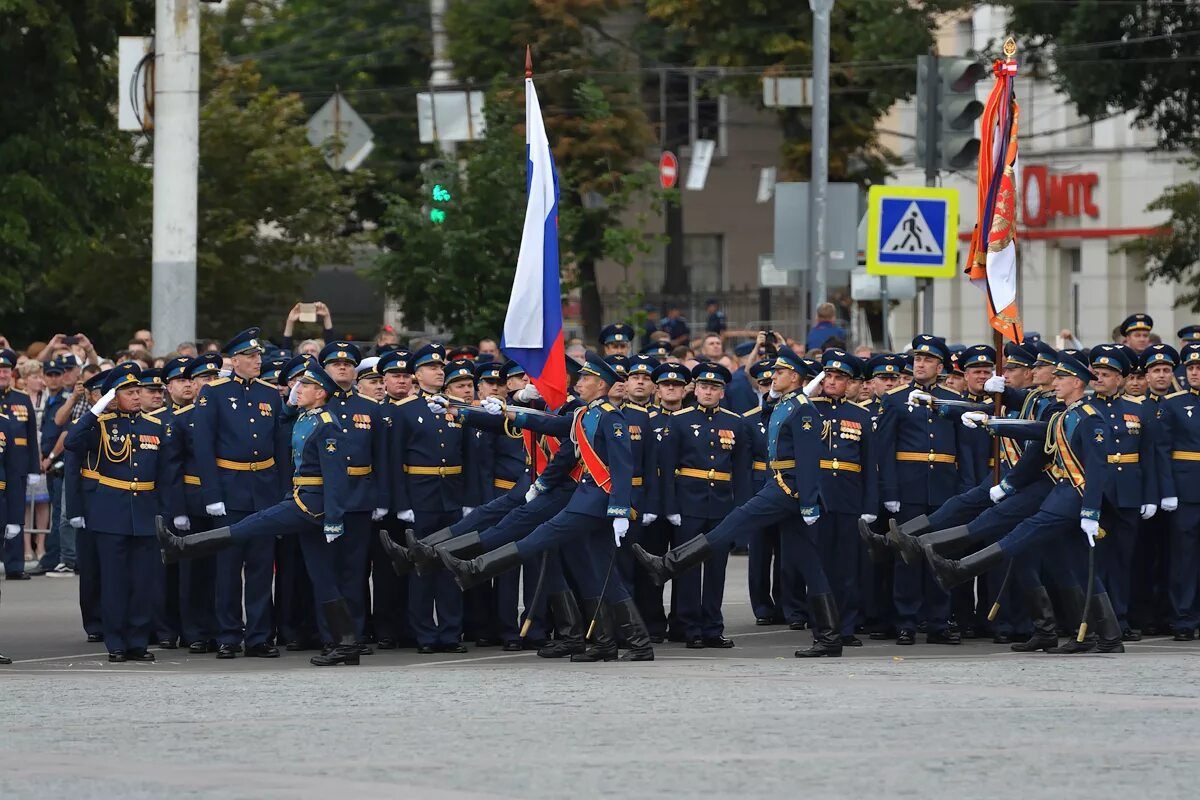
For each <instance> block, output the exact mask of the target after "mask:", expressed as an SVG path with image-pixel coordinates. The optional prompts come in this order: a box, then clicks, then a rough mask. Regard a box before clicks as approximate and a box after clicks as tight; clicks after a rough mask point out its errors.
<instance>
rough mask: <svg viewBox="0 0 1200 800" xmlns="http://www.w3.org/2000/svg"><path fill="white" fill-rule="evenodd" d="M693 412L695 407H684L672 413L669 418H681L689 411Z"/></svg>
mask: <svg viewBox="0 0 1200 800" xmlns="http://www.w3.org/2000/svg"><path fill="white" fill-rule="evenodd" d="M695 410H696V407H695V406H684V407H683V408H681V409H679V410H678V411H672V412H671V416H672V417H681V416H683V415H684V414H687V413H689V412H691V411H695Z"/></svg>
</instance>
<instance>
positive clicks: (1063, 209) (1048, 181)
mask: <svg viewBox="0 0 1200 800" xmlns="http://www.w3.org/2000/svg"><path fill="white" fill-rule="evenodd" d="M1099 183H1100V176H1099V175H1097V174H1096V173H1094V172H1084V173H1072V174H1069V175H1056V174H1054V173H1052V172H1051V171H1050V168H1049V167H1047V166H1046V165H1044V164H1035V165H1032V166H1025V165H1022V167H1021V212H1022V213H1021V223H1022V224H1023V225H1024V226H1025V227H1027V228H1042V227H1045V226H1046V225H1049V224H1050V223H1051V222H1053V221H1054V220H1055V219H1057V218H1059V217H1065V218H1067V219H1072V220H1079V219H1080V218H1082V217H1090V218H1091V219H1097V218H1098V217H1099V216H1100V208H1099V207H1098V206H1097V205H1096V201H1095V198H1094V192H1095V190H1096V186H1097V185H1099Z"/></svg>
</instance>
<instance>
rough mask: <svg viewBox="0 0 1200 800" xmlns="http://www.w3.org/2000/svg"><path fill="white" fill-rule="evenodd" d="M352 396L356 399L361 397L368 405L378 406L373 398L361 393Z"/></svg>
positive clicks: (377, 402)
mask: <svg viewBox="0 0 1200 800" xmlns="http://www.w3.org/2000/svg"><path fill="white" fill-rule="evenodd" d="M354 394H355V396H356V397H361V398H362V399H363V400H366V401H367V402H369V403H374V404H375V405H379V401H378V400H376V399H375V398H374V397H367V396H366V395H365V394H363V393H361V392H355V393H354Z"/></svg>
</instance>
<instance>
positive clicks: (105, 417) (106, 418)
mask: <svg viewBox="0 0 1200 800" xmlns="http://www.w3.org/2000/svg"><path fill="white" fill-rule="evenodd" d="M115 416H116V414H114V413H113V412H111V411H109V412H108V413H107V414H101V415H100V418H99V419H100V421H101V422H104V421H105V420H108V419H112V418H113V417H115Z"/></svg>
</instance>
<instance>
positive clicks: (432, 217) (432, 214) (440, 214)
mask: <svg viewBox="0 0 1200 800" xmlns="http://www.w3.org/2000/svg"><path fill="white" fill-rule="evenodd" d="M429 221H430V222H432V223H433V224H434V225H441V224H442V223H443V222H445V221H446V212H445V211H442V210H441V209H440V208H431V209H430V210H429Z"/></svg>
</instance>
